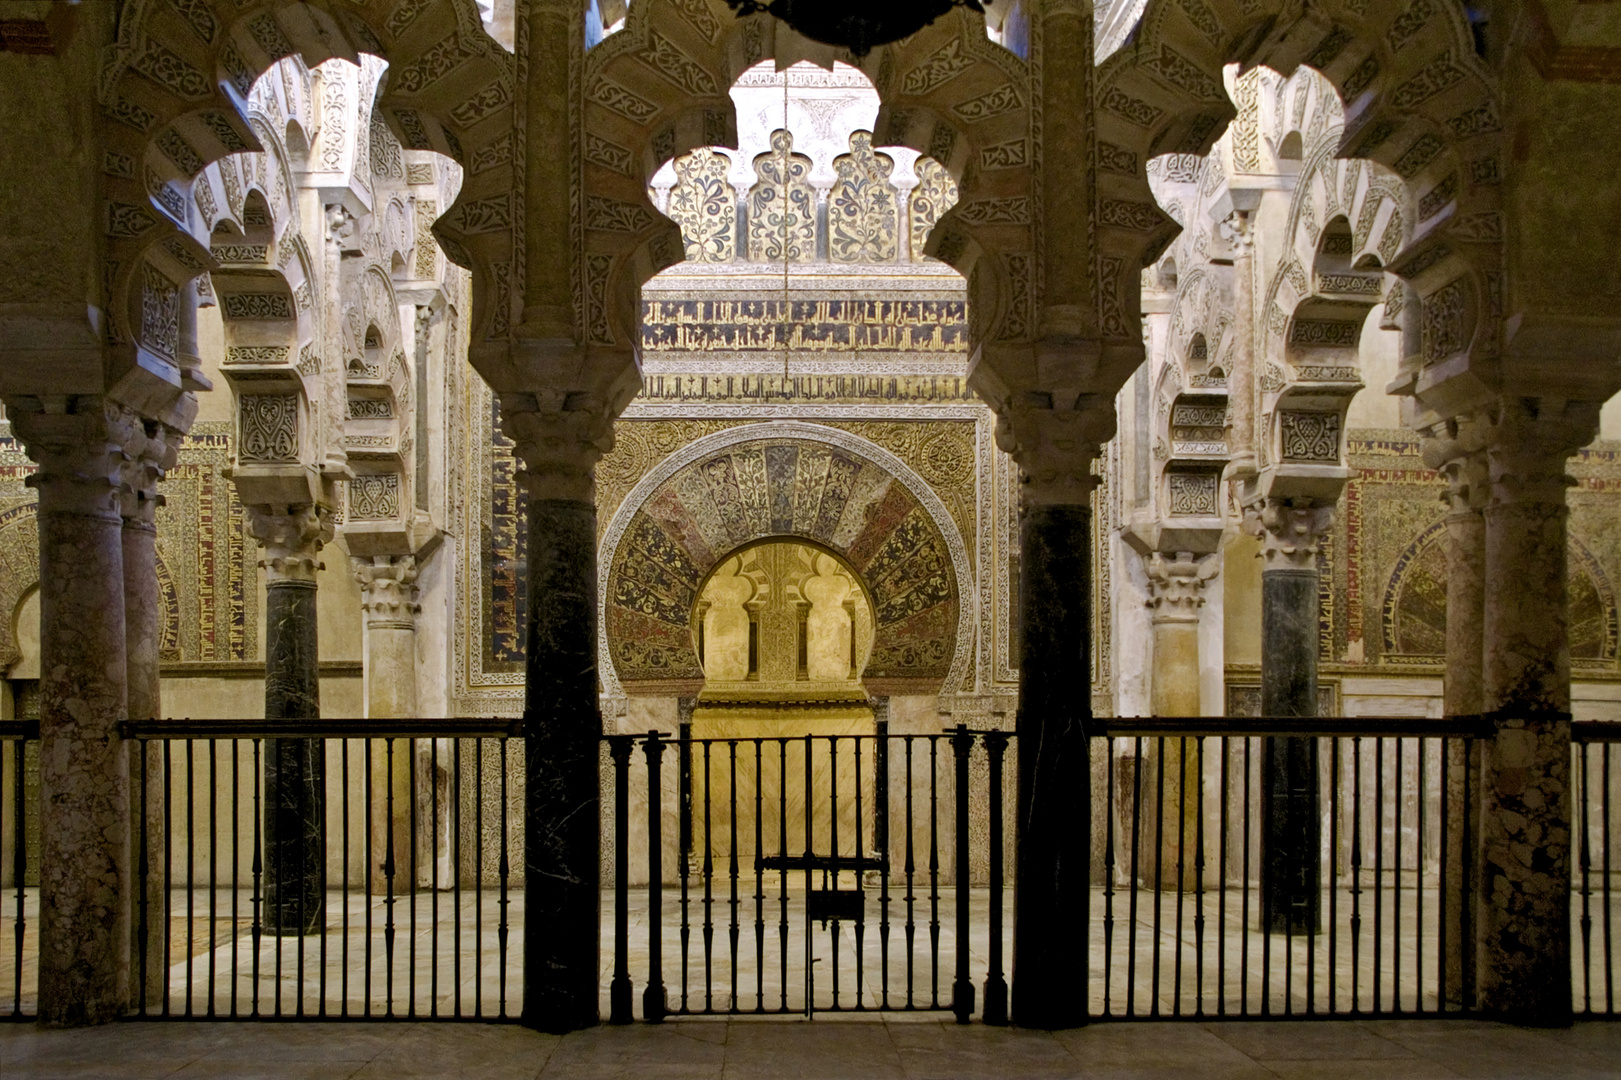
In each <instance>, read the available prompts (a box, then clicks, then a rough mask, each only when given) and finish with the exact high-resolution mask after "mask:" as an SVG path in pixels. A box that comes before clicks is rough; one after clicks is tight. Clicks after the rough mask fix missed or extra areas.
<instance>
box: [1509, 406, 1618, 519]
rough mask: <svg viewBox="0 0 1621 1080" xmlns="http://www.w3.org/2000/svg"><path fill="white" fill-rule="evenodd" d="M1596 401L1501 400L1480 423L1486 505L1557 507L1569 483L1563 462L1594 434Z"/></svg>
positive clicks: (1596, 429)
mask: <svg viewBox="0 0 1621 1080" xmlns="http://www.w3.org/2000/svg"><path fill="white" fill-rule="evenodd" d="M1599 406H1600V403H1599V402H1595V401H1565V400H1562V399H1559V398H1521V399H1516V400H1510V401H1504V402H1502V403H1501V404H1500V406H1499V407H1498V408H1497V409H1496V410H1495V415H1493V416H1492V417H1491V418H1490V420H1489V421H1488V422H1487V423H1486V425H1485V428H1484V431H1485V437H1484V445H1485V447H1486V450H1487V454H1488V461H1489V468H1490V480H1491V503H1492V505H1494V506H1497V505H1505V504H1510V503H1547V504H1557V505H1559V506H1563V505H1564V504H1565V489H1566V488H1568V487H1570V486H1571V485H1572V483H1573V481H1572V480H1571V479H1570V477H1569V476H1567V475H1566V474H1565V463H1566V461H1567V460H1568V459H1569V458H1570V455H1571V454H1574V453H1575V452H1576V451H1577V450H1580V449H1581V448H1582V447H1584V446H1586V445H1587V444H1588V443H1590V442H1592V441H1593V439H1594V438H1595V437H1596V436H1597V435H1598V419H1599Z"/></svg>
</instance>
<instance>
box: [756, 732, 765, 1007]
mask: <svg viewBox="0 0 1621 1080" xmlns="http://www.w3.org/2000/svg"><path fill="white" fill-rule="evenodd" d="M753 741H754V1011H755V1012H757V1013H763V1012H765V874H764V872H763V871H762V870H761V869H760V859H761V858H762V857H763V856H764V855H765V825H764V823H763V822H762V821H761V819H760V815H761V813H763V812H764V809H765V807H764V802H763V797H762V794H763V792H764V790H765V771H764V770H763V769H762V767H761V766H762V765H763V764H764V758H765V755H764V751H763V747H762V740H761V739H760V738H759V737H756V738H755V739H754V740H753Z"/></svg>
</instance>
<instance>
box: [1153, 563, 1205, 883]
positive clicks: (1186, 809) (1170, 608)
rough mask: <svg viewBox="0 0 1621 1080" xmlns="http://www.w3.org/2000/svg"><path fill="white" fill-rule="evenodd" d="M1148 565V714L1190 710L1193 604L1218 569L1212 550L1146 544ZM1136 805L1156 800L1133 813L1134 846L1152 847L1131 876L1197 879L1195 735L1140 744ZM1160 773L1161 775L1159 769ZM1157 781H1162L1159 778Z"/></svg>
mask: <svg viewBox="0 0 1621 1080" xmlns="http://www.w3.org/2000/svg"><path fill="white" fill-rule="evenodd" d="M1145 563H1146V566H1147V570H1148V588H1149V600H1148V606H1149V608H1150V609H1152V611H1153V614H1152V615H1151V616H1150V617H1149V622H1150V625H1151V626H1152V628H1153V630H1152V632H1153V664H1154V667H1153V672H1152V686H1151V687H1150V697H1151V702H1152V707H1153V711H1154V715H1155V716H1198V715H1200V703H1199V609H1200V608H1202V607H1203V606H1204V602H1205V599H1204V587H1205V583H1206V582H1208V581H1209V580H1210V579H1211V578H1212V577H1214V576H1215V574H1216V571H1217V570H1218V569H1219V564H1218V562H1217V560H1216V557H1215V556H1214V555H1206V556H1204V557H1202V558H1196V557H1195V556H1194V555H1193V553H1192V552H1187V551H1184V552H1180V553H1178V554H1175V555H1172V556H1171V557H1170V558H1168V559H1167V558H1166V557H1165V556H1164V555H1162V554H1160V553H1159V552H1152V553H1150V554H1149V556H1148V558H1147V559H1146V560H1145ZM1143 757H1144V762H1143V764H1144V766H1145V767H1144V768H1143V770H1142V774H1141V775H1142V783H1143V790H1142V799H1141V800H1139V802H1138V805H1140V806H1152V805H1153V804H1154V802H1155V801H1156V800H1157V801H1158V803H1159V807H1160V811H1159V815H1158V820H1157V821H1155V820H1150V819H1148V818H1147V817H1146V816H1144V815H1138V820H1137V821H1136V822H1135V823H1134V824H1135V827H1136V828H1137V829H1139V830H1143V833H1141V834H1140V837H1139V841H1138V844H1139V850H1141V851H1144V852H1153V851H1154V843H1155V840H1156V838H1157V839H1158V842H1159V844H1158V851H1157V852H1154V854H1153V855H1151V856H1150V857H1151V858H1152V859H1153V863H1152V864H1151V865H1150V864H1148V863H1147V861H1146V860H1145V861H1144V865H1142V866H1140V867H1138V868H1137V869H1136V877H1137V880H1138V881H1141V882H1142V883H1143V884H1145V885H1148V886H1150V887H1157V888H1160V889H1170V890H1175V889H1178V888H1182V889H1188V890H1191V889H1193V888H1194V887H1195V886H1196V884H1197V877H1198V874H1197V869H1198V867H1197V857H1198V852H1197V850H1196V847H1197V837H1198V828H1199V816H1198V815H1199V804H1198V798H1197V793H1198V790H1199V775H1200V753H1199V743H1198V740H1196V739H1151V740H1149V741H1148V742H1147V743H1146V744H1145V746H1144V754H1143ZM1162 774H1163V775H1162ZM1162 785H1163V786H1162Z"/></svg>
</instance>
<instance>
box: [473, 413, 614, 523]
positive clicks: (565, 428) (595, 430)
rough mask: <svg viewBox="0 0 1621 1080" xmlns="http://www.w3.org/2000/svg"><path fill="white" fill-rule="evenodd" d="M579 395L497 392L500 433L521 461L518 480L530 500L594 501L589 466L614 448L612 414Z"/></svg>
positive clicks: (593, 478) (593, 481)
mask: <svg viewBox="0 0 1621 1080" xmlns="http://www.w3.org/2000/svg"><path fill="white" fill-rule="evenodd" d="M586 396H587V395H584V394H564V393H562V392H559V391H539V392H536V393H533V394H502V395H501V431H502V433H503V434H504V435H506V437H507V438H509V439H511V440H512V441H513V442H514V443H516V444H517V447H516V449H515V453H516V454H517V455H518V458H519V459H520V460H521V461H522V462H523V465H524V467H523V469H522V470H521V471H519V473H518V482H519V483H521V484H522V485H523V487H524V491H525V492H527V493H528V495H529V498H530V499H532V500H543V499H545V500H565V501H569V502H586V503H588V502H594V501H595V499H596V478H595V476H594V475H593V471H592V470H593V469H594V468H595V466H596V463H597V462H598V461H599V460H601V458H602V455H603V454H605V453H607V452H608V451H609V450H611V449H613V417H612V416H611V415H609V413H608V411H607V410H606V409H605V408H602V407H601V405H600V404H598V403H595V402H586V401H583V400H580V399H583V398H585V397H586Z"/></svg>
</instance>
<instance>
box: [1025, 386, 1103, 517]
mask: <svg viewBox="0 0 1621 1080" xmlns="http://www.w3.org/2000/svg"><path fill="white" fill-rule="evenodd" d="M1114 428H1115V416H1114V408H1113V403H1112V402H1111V403H1109V404H1108V405H1105V406H1102V407H1099V408H1089V409H1030V408H1020V407H1016V406H1014V407H1009V408H1008V409H1007V410H1006V411H1005V412H1004V413H1003V414H1002V415H999V416H998V417H997V421H996V438H997V442H998V444H999V445H1000V446H1001V447H1002V449H1004V450H1006V451H1007V452H1008V453H1010V454H1012V455H1013V460H1014V461H1016V462H1018V464H1019V470H1020V473H1021V475H1022V478H1023V487H1022V489H1021V491H1020V497H1021V499H1022V501H1023V503H1024V505H1026V506H1055V505H1074V506H1085V505H1087V504H1088V503H1089V502H1090V501H1091V498H1092V489H1093V488H1095V487H1097V483H1098V478H1097V477H1096V476H1094V475H1093V474H1092V463H1093V462H1095V461H1096V460H1097V459H1098V455H1099V454H1100V453H1101V451H1102V445H1103V443H1104V441H1105V440H1107V439H1109V438H1111V437H1112V436H1113V435H1114Z"/></svg>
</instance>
